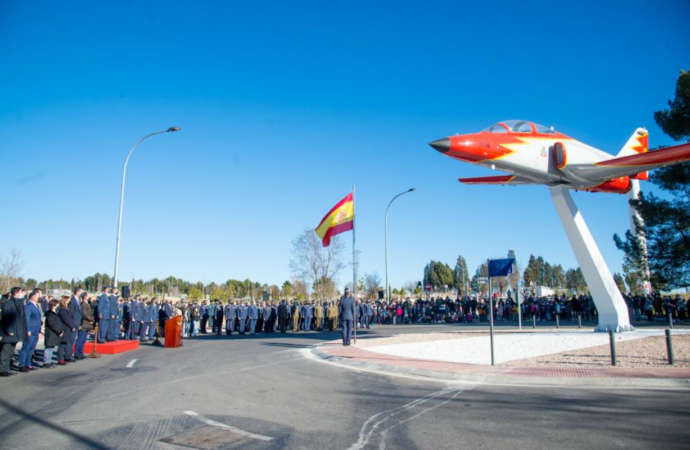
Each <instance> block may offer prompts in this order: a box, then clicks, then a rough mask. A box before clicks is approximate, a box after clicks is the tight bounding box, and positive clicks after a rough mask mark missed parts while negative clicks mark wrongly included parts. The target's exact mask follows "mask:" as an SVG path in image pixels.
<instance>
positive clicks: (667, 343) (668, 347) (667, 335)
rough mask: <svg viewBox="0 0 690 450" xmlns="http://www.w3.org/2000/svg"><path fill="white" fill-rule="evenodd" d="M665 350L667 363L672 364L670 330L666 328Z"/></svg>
mask: <svg viewBox="0 0 690 450" xmlns="http://www.w3.org/2000/svg"><path fill="white" fill-rule="evenodd" d="M666 352H667V353H668V363H669V364H670V365H673V363H674V362H675V361H674V359H673V342H672V341H671V330H666Z"/></svg>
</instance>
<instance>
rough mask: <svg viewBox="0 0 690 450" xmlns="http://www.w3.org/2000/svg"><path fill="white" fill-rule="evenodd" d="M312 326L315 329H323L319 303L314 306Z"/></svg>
mask: <svg viewBox="0 0 690 450" xmlns="http://www.w3.org/2000/svg"><path fill="white" fill-rule="evenodd" d="M314 320H315V323H314V328H315V329H316V331H321V330H322V329H323V308H322V307H321V305H315V306H314Z"/></svg>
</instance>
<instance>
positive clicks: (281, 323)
mask: <svg viewBox="0 0 690 450" xmlns="http://www.w3.org/2000/svg"><path fill="white" fill-rule="evenodd" d="M287 318H288V307H287V303H286V302H285V300H283V301H282V302H281V303H280V306H278V327H279V328H280V332H281V333H285V332H286V331H287Z"/></svg>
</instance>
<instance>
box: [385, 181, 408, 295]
mask: <svg viewBox="0 0 690 450" xmlns="http://www.w3.org/2000/svg"><path fill="white" fill-rule="evenodd" d="M414 190H415V188H410V189H408V190H406V191H405V192H401V193H400V194H398V195H396V196H395V197H393V200H391V201H390V203H389V204H388V207H387V208H386V220H385V222H386V302H387V303H390V301H391V299H390V286H389V285H388V210H389V209H390V207H391V205H392V204H393V202H394V201H395V199H396V198H398V197H400V196H401V195H405V194H409V193H410V192H413V191H414Z"/></svg>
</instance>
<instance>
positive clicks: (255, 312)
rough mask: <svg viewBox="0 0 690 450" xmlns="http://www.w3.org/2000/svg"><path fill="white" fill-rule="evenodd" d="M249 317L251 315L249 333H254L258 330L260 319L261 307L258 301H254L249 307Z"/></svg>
mask: <svg viewBox="0 0 690 450" xmlns="http://www.w3.org/2000/svg"><path fill="white" fill-rule="evenodd" d="M247 317H249V334H254V333H255V331H256V321H257V320H258V319H259V308H257V307H256V303H254V302H252V303H251V305H249V308H248V309H247Z"/></svg>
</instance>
